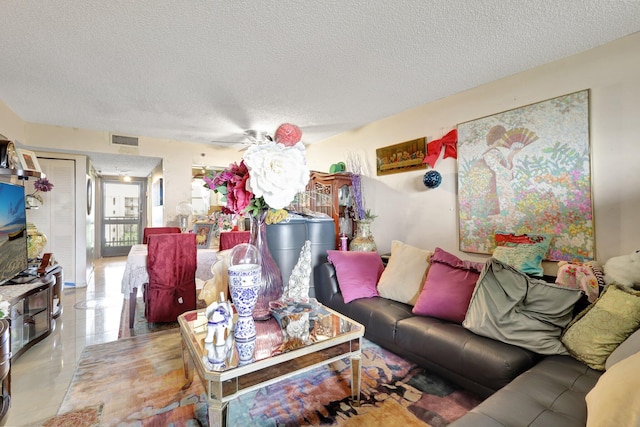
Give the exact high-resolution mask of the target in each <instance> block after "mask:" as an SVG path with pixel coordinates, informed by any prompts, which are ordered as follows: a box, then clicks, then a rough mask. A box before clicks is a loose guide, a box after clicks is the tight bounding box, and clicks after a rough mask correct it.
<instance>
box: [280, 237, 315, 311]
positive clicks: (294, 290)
mask: <svg viewBox="0 0 640 427" xmlns="http://www.w3.org/2000/svg"><path fill="white" fill-rule="evenodd" d="M310 282H311V241H310V240H307V241H306V242H304V246H303V247H302V250H301V251H300V257H299V258H298V262H297V263H296V265H295V267H293V270H292V271H291V276H289V283H287V286H286V287H285V289H284V292H283V294H282V299H283V300H293V301H300V302H307V301H309V285H310Z"/></svg>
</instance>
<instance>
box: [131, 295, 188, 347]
mask: <svg viewBox="0 0 640 427" xmlns="http://www.w3.org/2000/svg"><path fill="white" fill-rule="evenodd" d="M129 301H130V300H129V299H125V300H123V302H122V313H121V314H120V330H119V331H118V339H121V338H127V337H131V336H139V335H145V334H150V333H152V332H159V331H166V330H167V329H174V328H177V327H178V322H166V323H163V322H156V323H149V322H147V319H146V318H145V317H144V306H145V304H144V300H143V299H142V297H137V298H136V314H135V318H134V321H133V328H132V329H129Z"/></svg>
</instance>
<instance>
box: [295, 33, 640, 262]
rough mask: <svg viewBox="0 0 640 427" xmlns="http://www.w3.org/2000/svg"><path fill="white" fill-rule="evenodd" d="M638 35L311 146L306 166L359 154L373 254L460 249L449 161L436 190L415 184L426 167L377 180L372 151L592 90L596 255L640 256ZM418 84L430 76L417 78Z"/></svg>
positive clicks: (441, 164) (321, 166)
mask: <svg viewBox="0 0 640 427" xmlns="http://www.w3.org/2000/svg"><path fill="white" fill-rule="evenodd" d="M639 52H640V33H636V34H634V35H631V36H628V37H626V38H623V39H620V40H617V41H615V42H612V43H609V44H607V45H605V46H601V47H599V48H596V49H592V50H590V51H587V52H584V53H581V54H578V55H575V56H572V57H569V58H566V59H563V60H560V61H556V62H553V63H551V64H547V65H545V66H541V67H538V68H535V69H532V70H529V71H526V72H523V73H519V74H516V75H513V76H510V77H508V78H505V79H502V80H499V81H496V82H492V83H489V84H486V85H483V86H480V87H477V88H474V89H471V90H468V91H465V92H463V93H460V94H457V95H455V96H451V97H448V98H445V99H441V100H438V101H436V102H431V103H429V104H425V105H423V106H420V107H418V108H415V109H412V110H409V111H406V112H402V113H399V114H397V115H395V116H392V117H388V118H386V119H383V120H380V121H377V122H374V123H371V124H369V125H367V126H364V127H362V128H359V129H356V130H353V131H351V132H347V133H344V134H341V135H338V136H336V137H333V138H330V139H328V140H325V141H323V142H322V143H321V144H317V145H311V146H310V147H309V149H308V151H307V157H308V161H309V164H310V166H311V168H312V169H315V170H323V171H328V170H329V166H330V165H331V164H332V163H336V162H338V161H345V160H346V159H347V158H348V156H350V155H355V154H359V155H360V157H361V159H362V160H364V161H366V163H367V164H368V166H369V170H370V171H371V174H370V177H369V178H366V179H364V180H363V183H364V184H363V185H364V192H365V197H366V202H367V207H368V208H371V209H372V210H373V211H374V212H375V213H376V214H378V215H379V217H378V218H377V219H376V220H375V222H374V223H373V226H372V231H373V234H374V236H375V239H376V243H377V245H378V250H379V251H381V252H385V251H389V250H390V247H391V240H392V239H397V240H402V241H405V242H407V243H409V244H414V245H417V246H420V247H423V248H427V249H431V248H434V247H436V246H440V247H442V248H443V249H446V250H448V251H451V252H454V253H458V254H459V255H462V256H464V257H465V258H469V259H484V258H486V256H481V255H472V254H462V253H461V252H459V251H458V250H457V249H458V223H457V198H456V187H457V182H456V167H457V163H456V160H454V159H450V158H449V159H442V158H441V159H440V160H438V162H437V164H436V168H435V169H436V170H438V171H439V172H440V173H441V174H442V176H443V183H442V184H441V186H440V187H438V188H437V189H434V190H428V189H427V188H426V187H424V185H423V184H422V176H423V175H424V172H425V171H424V170H422V171H417V172H405V173H398V174H394V175H387V176H380V177H378V176H376V172H375V150H376V148H380V147H385V146H388V145H393V144H396V143H400V142H403V141H407V140H411V139H415V138H419V137H423V136H427V137H431V138H434V139H435V138H440V137H441V136H443V135H444V134H445V133H447V132H448V131H449V130H451V129H453V128H455V127H456V125H457V124H458V123H463V122H466V121H469V120H473V119H477V118H481V117H484V116H488V115H492V114H495V113H499V112H502V111H505V110H510V109H513V108H517V107H520V106H523V105H527V104H531V103H535V102H539V101H543V100H546V99H549V98H554V97H557V96H560V95H564V94H567V93H571V92H576V91H579V90H583V89H590V90H591V92H590V103H591V106H590V107H591V110H590V121H591V123H590V133H591V157H592V184H593V185H592V190H593V197H594V213H595V231H596V258H597V259H598V260H601V261H606V260H607V259H608V258H610V257H612V256H617V255H621V254H627V253H630V252H632V251H634V250H636V249H640V226H639V225H638V220H637V218H638V212H640V167H638V165H637V162H638V159H640V120H639V119H638V117H640V114H639V113H640V77H639V76H640V54H639ZM425 78H428V75H427V74H425Z"/></svg>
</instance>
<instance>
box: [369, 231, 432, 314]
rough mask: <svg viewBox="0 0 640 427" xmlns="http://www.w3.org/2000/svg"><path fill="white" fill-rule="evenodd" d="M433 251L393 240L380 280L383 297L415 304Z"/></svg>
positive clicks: (380, 291) (379, 287) (379, 285)
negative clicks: (389, 255)
mask: <svg viewBox="0 0 640 427" xmlns="http://www.w3.org/2000/svg"><path fill="white" fill-rule="evenodd" d="M431 255H433V251H429V250H425V249H420V248H416V247H415V246H411V245H407V244H406V243H403V242H401V241H399V240H394V241H392V242H391V257H390V258H389V262H388V263H387V267H386V268H385V269H384V272H383V273H382V276H380V280H379V281H378V293H379V294H380V296H381V297H384V298H387V299H391V300H394V301H398V302H402V303H405V304H410V305H414V304H415V303H416V300H417V299H418V295H419V294H420V291H421V289H422V284H423V283H424V279H425V275H426V273H427V269H428V268H429V260H430V259H431Z"/></svg>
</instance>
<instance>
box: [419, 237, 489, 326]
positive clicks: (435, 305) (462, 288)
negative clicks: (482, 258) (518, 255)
mask: <svg viewBox="0 0 640 427" xmlns="http://www.w3.org/2000/svg"><path fill="white" fill-rule="evenodd" d="M483 266H484V263H480V262H472V261H463V260H461V259H460V258H458V257H457V256H455V255H453V254H451V253H449V252H447V251H445V250H444V249H441V248H436V249H435V251H434V253H433V256H432V257H431V265H430V266H429V270H428V271H427V278H426V280H425V282H424V286H423V287H422V291H421V292H420V295H419V296H418V300H417V301H416V304H415V306H414V307H413V310H412V311H413V314H417V315H419V316H430V317H436V318H439V319H444V320H449V321H452V322H457V323H462V321H463V320H464V316H465V314H466V313H467V308H468V307H469V301H470V300H471V294H472V293H473V289H474V288H475V287H476V282H477V281H478V277H480V272H481V271H482V267H483Z"/></svg>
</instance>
